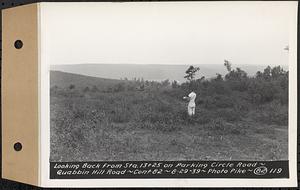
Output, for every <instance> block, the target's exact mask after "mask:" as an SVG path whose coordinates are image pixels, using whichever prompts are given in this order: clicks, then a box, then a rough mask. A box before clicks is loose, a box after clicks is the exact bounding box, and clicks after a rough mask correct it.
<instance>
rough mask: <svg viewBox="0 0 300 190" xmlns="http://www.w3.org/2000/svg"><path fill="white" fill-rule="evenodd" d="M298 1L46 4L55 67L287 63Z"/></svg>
mask: <svg viewBox="0 0 300 190" xmlns="http://www.w3.org/2000/svg"><path fill="white" fill-rule="evenodd" d="M296 7H297V6H296V2H262V1H261V2H248V1H247V2H246V1H245V2H135V3H132V2H130V3H128V2H127V3H95V2H94V3H43V4H42V11H41V15H42V17H41V19H42V25H41V26H42V27H41V31H42V32H41V34H42V43H43V46H42V48H43V51H44V52H45V57H46V59H47V61H49V63H50V64H53V65H56V64H84V63H101V64H103V63H105V64H179V65H191V64H194V65H196V64H223V62H224V59H227V60H229V61H230V62H232V64H238V65H243V64H247V65H251V64H252V65H288V53H289V52H288V51H286V50H284V48H285V47H286V46H287V45H289V43H290V42H291V40H296V39H295V35H291V34H293V32H295V31H291V28H293V27H292V25H293V24H294V23H295V19H296Z"/></svg>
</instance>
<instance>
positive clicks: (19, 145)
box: [14, 142, 22, 151]
mask: <svg viewBox="0 0 300 190" xmlns="http://www.w3.org/2000/svg"><path fill="white" fill-rule="evenodd" d="M14 149H15V151H20V150H22V144H21V143H20V142H17V143H15V144H14Z"/></svg>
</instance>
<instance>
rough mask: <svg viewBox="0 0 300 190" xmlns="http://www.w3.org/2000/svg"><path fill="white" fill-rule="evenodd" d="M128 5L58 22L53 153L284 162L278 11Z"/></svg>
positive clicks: (283, 70) (282, 17) (284, 32)
mask: <svg viewBox="0 0 300 190" xmlns="http://www.w3.org/2000/svg"><path fill="white" fill-rule="evenodd" d="M185 5H188V4H185ZM209 5H211V4H209ZM136 6H139V4H138V5H135V6H128V7H126V9H125V11H124V12H122V14H116V12H113V11H111V12H110V11H109V9H105V10H104V11H105V12H103V11H102V12H101V11H98V9H90V12H89V13H88V14H85V15H83V17H85V18H83V17H80V18H79V19H78V20H76V23H75V22H72V21H73V20H71V19H70V16H68V15H66V17H64V18H61V19H60V20H59V21H58V22H56V23H55V24H56V26H57V27H56V28H55V29H56V31H53V33H54V34H49V35H50V36H51V35H55V34H56V33H60V36H61V38H59V39H56V41H55V42H52V43H51V45H53V46H54V45H57V44H59V46H57V47H56V48H53V49H52V51H53V54H55V55H56V56H55V57H53V60H51V71H50V119H51V121H50V122H51V123H50V127H51V133H50V135H51V153H50V161H147V160H154V161H171V160H172V161H179V160H180V161H182V160H265V161H266V160H269V161H274V160H288V90H289V88H288V85H289V59H288V57H289V56H288V55H289V26H288V24H289V22H287V21H288V19H289V15H288V14H285V12H283V11H282V12H280V11H277V10H280V9H282V7H277V6H274V7H272V9H266V7H264V6H251V5H250V6H249V5H247V6H244V5H243V4H242V3H238V6H229V4H225V5H224V6H203V4H199V6H184V5H183V6H172V4H168V6H151V5H149V6H140V7H139V9H137V8H136ZM178 9H180V10H181V12H180V13H178V11H179V10H178ZM71 13H72V12H71ZM69 15H72V14H70V13H69ZM103 15H105V16H106V17H104V16H103ZM76 25H80V28H76ZM63 26H68V27H63ZM74 28H76V30H75V29H74ZM79 31H80V32H79ZM81 34H85V36H82V35H81Z"/></svg>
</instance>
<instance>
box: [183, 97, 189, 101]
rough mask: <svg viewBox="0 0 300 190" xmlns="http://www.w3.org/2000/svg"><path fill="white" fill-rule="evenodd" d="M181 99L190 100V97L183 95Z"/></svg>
mask: <svg viewBox="0 0 300 190" xmlns="http://www.w3.org/2000/svg"><path fill="white" fill-rule="evenodd" d="M183 99H184V100H187V101H190V99H191V98H190V97H188V96H184V97H183Z"/></svg>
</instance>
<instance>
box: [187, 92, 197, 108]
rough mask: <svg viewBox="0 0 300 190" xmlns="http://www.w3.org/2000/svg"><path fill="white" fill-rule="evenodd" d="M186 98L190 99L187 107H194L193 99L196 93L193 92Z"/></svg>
mask: <svg viewBox="0 0 300 190" xmlns="http://www.w3.org/2000/svg"><path fill="white" fill-rule="evenodd" d="M188 97H190V102H189V105H188V106H189V107H195V106H196V104H195V99H196V93H195V92H191V93H190V94H189V95H188Z"/></svg>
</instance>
